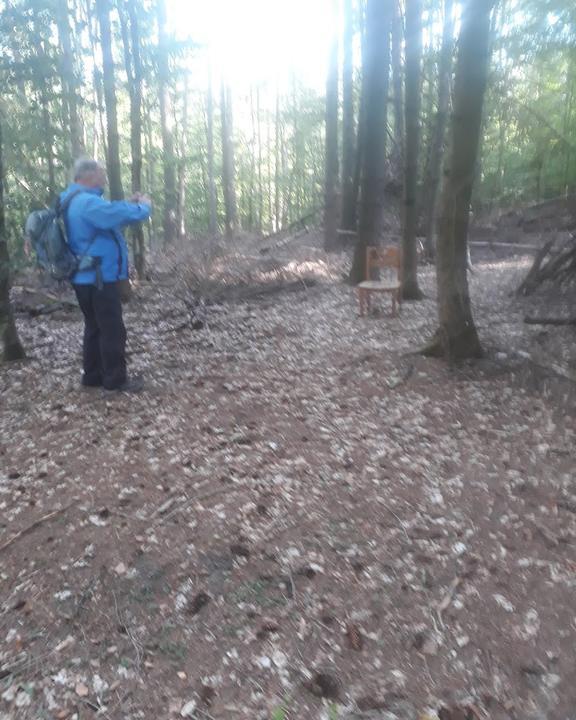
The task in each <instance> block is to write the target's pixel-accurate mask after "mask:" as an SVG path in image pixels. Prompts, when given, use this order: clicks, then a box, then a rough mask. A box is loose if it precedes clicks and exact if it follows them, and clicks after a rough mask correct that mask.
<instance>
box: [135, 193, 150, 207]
mask: <svg viewBox="0 0 576 720" xmlns="http://www.w3.org/2000/svg"><path fill="white" fill-rule="evenodd" d="M130 202H134V203H143V204H144V205H149V206H150V207H152V200H151V199H150V198H149V197H148V195H145V194H144V193H134V195H132V197H131V198H130Z"/></svg>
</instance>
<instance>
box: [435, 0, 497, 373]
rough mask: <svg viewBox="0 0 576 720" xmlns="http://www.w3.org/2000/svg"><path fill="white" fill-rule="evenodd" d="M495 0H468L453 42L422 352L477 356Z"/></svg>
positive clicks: (458, 356) (464, 356)
mask: <svg viewBox="0 0 576 720" xmlns="http://www.w3.org/2000/svg"><path fill="white" fill-rule="evenodd" d="M493 5H494V0H467V2H466V4H465V5H464V8H463V13H462V25H461V30H460V39H459V42H458V56H457V61H456V78H455V85H454V109H453V115H452V121H451V145H450V152H449V156H448V162H447V166H446V170H445V181H444V187H443V192H442V204H441V214H440V222H439V235H438V248H437V283H438V315H439V330H438V332H437V334H436V337H435V338H434V339H433V341H432V342H431V344H430V345H429V346H428V347H427V348H426V349H425V350H424V352H425V353H426V354H435V355H441V354H443V355H445V356H446V357H447V358H448V359H449V360H459V359H463V358H473V357H480V356H481V354H482V348H481V345H480V340H479V338H478V333H477V331H476V326H475V325H474V318H473V316H472V306H471V302H470V291H469V287H468V272H467V269H468V268H467V255H468V223H469V212H470V201H471V199H472V188H473V182H474V178H475V170H476V160H477V154H478V147H479V143H480V131H481V126H482V108H483V103H484V93H485V90H486V82H487V75H488V60H489V52H490V50H489V49H490V12H491V10H492V7H493Z"/></svg>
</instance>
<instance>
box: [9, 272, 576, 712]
mask: <svg viewBox="0 0 576 720" xmlns="http://www.w3.org/2000/svg"><path fill="white" fill-rule="evenodd" d="M319 266H320V265H319ZM526 269H527V263H526V261H522V260H518V259H502V260H499V261H494V262H484V263H483V264H479V265H478V266H477V267H476V270H475V272H474V273H473V275H472V278H471V282H472V289H473V295H474V307H475V314H476V317H477V320H478V326H479V331H480V334H481V337H482V341H483V343H484V346H485V348H486V350H487V356H486V358H485V359H484V360H482V361H479V362H477V363H474V364H471V365H463V366H459V367H457V368H450V367H448V366H447V365H446V364H445V363H443V362H440V361H435V360H430V359H424V358H422V357H419V356H416V355H411V354H407V353H410V351H412V350H414V349H415V348H418V347H419V346H420V345H421V344H423V342H424V341H425V340H426V339H427V338H428V337H429V336H430V333H431V332H432V330H433V329H434V322H435V312H436V311H435V302H434V282H433V276H432V273H431V271H430V270H426V269H425V270H423V273H422V283H423V287H424V289H425V291H426V293H427V295H428V297H427V299H426V300H424V301H423V302H420V303H410V304H406V305H405V306H404V308H403V311H402V314H401V315H400V317H397V318H391V317H389V316H388V315H387V310H388V308H387V307H386V308H385V311H384V312H382V313H379V314H378V315H376V316H374V317H370V318H359V317H358V314H357V306H356V301H355V297H354V294H353V291H352V289H351V288H350V287H348V286H346V285H345V284H344V283H342V282H340V281H339V280H338V279H337V277H335V275H336V276H337V272H336V271H334V272H332V273H325V277H323V278H322V279H321V280H320V282H318V283H317V284H316V285H314V286H309V287H308V288H307V289H306V288H305V287H304V285H303V286H302V289H300V290H296V291H295V290H292V291H291V292H287V291H285V292H280V293H278V294H275V295H267V296H264V297H262V298H260V299H258V298H251V299H249V300H245V301H243V302H236V303H229V304H227V305H222V306H218V307H215V308H213V309H212V310H210V311H209V312H208V315H207V320H208V321H207V324H206V326H205V327H204V328H203V329H200V330H196V331H193V330H191V329H190V328H188V327H181V326H178V328H177V329H173V330H171V327H176V321H175V320H173V319H170V318H169V317H168V318H167V314H166V308H167V307H170V304H171V294H170V289H168V288H165V287H162V286H160V285H148V286H146V287H142V288H141V289H140V290H139V292H138V298H137V300H136V301H135V302H134V304H133V305H131V306H129V308H128V309H127V313H126V319H127V326H128V328H129V348H130V361H131V364H132V367H133V369H134V370H135V371H137V372H140V371H141V372H144V373H145V375H146V380H147V389H146V391H145V392H144V393H143V394H142V395H137V396H110V395H104V394H103V393H102V391H99V390H91V391H88V390H81V389H80V388H79V386H78V379H79V344H80V333H81V319H80V317H79V315H78V312H77V311H76V312H69V313H53V314H52V315H49V316H39V317H36V318H30V317H24V316H20V317H19V328H20V330H21V334H22V337H23V340H24V342H25V344H26V346H27V349H28V351H29V355H30V359H29V360H28V361H27V362H25V363H21V364H16V365H11V366H10V367H3V368H1V369H0V511H1V515H0V719H1V720H8V719H10V720H13V719H16V718H18V719H23V720H39V719H40V718H42V719H44V718H50V719H51V720H66V719H68V718H70V719H72V718H77V719H78V720H84V719H87V718H93V717H94V718H97V717H102V718H109V719H111V720H133V719H136V718H143V719H145V720H170V719H171V718H179V717H190V718H197V719H198V720H210V719H211V718H212V719H218V720H220V719H222V720H228V719H230V720H235V719H236V718H238V720H284V719H288V718H290V719H297V720H334V719H336V718H340V719H341V720H353V719H354V720H356V719H359V718H373V719H378V720H394V719H395V718H397V719H398V720H416V719H417V718H419V719H421V720H424V719H425V718H428V719H429V720H431V719H434V718H438V717H440V718H441V720H482V719H483V718H489V719H490V720H573V719H574V717H575V714H574V713H575V708H576V685H575V683H574V676H575V671H576V659H575V655H574V647H575V646H576V613H575V611H574V590H575V587H576V481H575V477H574V470H575V467H576V444H575V432H576V415H575V413H574V412H573V410H574V402H573V400H574V397H573V396H570V395H569V390H570V388H571V387H573V383H571V382H569V381H568V380H565V379H563V378H561V377H559V376H554V375H552V374H551V373H550V372H549V370H545V369H542V366H543V365H548V366H550V365H554V366H556V367H557V366H559V364H560V365H562V368H564V369H566V368H568V370H567V374H570V372H571V371H570V363H569V358H568V356H567V355H566V356H565V354H564V353H566V352H568V350H566V348H573V347H574V328H548V329H542V328H541V327H535V326H526V325H524V324H523V316H524V314H525V313H526V311H527V308H532V309H533V306H535V305H537V304H538V302H541V301H540V300H531V301H526V300H518V299H516V298H514V297H511V296H510V292H511V290H513V289H514V287H516V286H517V284H518V282H519V280H520V277H521V276H522V274H523V273H525V271H526ZM170 323H172V325H171V324H170ZM550 357H552V358H553V360H552V361H551V360H550ZM566 358H568V359H567V360H566ZM564 360H566V362H564ZM561 361H562V362H561ZM562 368H560V372H561V373H562V372H563V369H562ZM570 398H572V399H570Z"/></svg>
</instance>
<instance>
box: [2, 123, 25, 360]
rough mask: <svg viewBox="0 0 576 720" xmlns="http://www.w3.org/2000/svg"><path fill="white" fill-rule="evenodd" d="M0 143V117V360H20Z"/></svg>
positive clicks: (23, 355) (20, 350) (21, 354)
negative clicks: (11, 287)
mask: <svg viewBox="0 0 576 720" xmlns="http://www.w3.org/2000/svg"><path fill="white" fill-rule="evenodd" d="M2 151H3V145H2V123H1V119H0V341H1V343H2V344H1V350H2V354H1V355H0V360H2V361H6V362H9V361H12V360H22V359H23V358H24V357H26V354H25V352H24V348H23V347H22V344H21V342H20V338H19V337H18V331H17V329H16V323H15V322H14V314H13V312H12V306H11V305H10V257H9V254H8V238H7V237H6V221H5V215H4V164H3V152H2Z"/></svg>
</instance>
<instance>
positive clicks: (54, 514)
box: [0, 500, 77, 553]
mask: <svg viewBox="0 0 576 720" xmlns="http://www.w3.org/2000/svg"><path fill="white" fill-rule="evenodd" d="M76 502H77V501H76V500H74V502H72V503H70V504H68V505H65V506H64V507H62V508H59V509H58V510H54V511H53V512H50V513H48V514H47V515H43V516H42V517H41V518H39V519H38V520H36V521H35V522H33V523H32V525H29V526H28V527H26V528H24V529H23V530H20V531H19V532H17V533H16V534H15V535H12V537H11V538H10V539H9V540H7V541H6V542H5V543H4V544H3V545H0V553H1V552H3V551H4V550H7V549H8V548H9V547H10V546H11V545H13V544H14V543H15V542H16V541H17V540H19V539H20V538H22V537H24V536H25V535H28V534H29V533H31V532H33V531H34V530H36V528H38V527H40V525H43V524H44V523H45V522H48V520H52V519H53V518H55V517H57V516H58V515H63V514H64V513H65V512H66V511H67V510H69V509H70V508H71V507H73V506H74V505H76Z"/></svg>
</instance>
